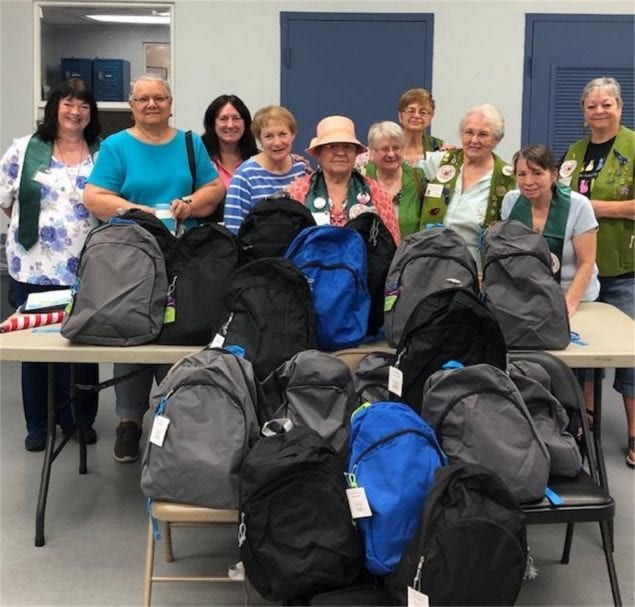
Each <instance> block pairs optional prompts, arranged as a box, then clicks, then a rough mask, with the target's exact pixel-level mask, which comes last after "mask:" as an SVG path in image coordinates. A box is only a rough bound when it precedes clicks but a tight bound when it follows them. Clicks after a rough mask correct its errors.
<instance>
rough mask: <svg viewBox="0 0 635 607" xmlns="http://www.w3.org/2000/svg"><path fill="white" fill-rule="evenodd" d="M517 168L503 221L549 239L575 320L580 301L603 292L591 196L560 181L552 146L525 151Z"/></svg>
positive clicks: (505, 201)
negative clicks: (599, 274) (574, 190)
mask: <svg viewBox="0 0 635 607" xmlns="http://www.w3.org/2000/svg"><path fill="white" fill-rule="evenodd" d="M512 164H513V166H514V174H515V175H516V182H517V184H518V189H517V190H512V191H511V192H508V193H507V194H505V198H503V206H502V209H501V217H502V218H503V219H516V220H518V221H521V222H522V223H524V224H525V225H527V226H529V227H530V228H532V229H533V230H535V231H536V232H540V233H541V234H542V235H543V236H544V237H545V240H546V241H547V244H548V245H549V249H550V250H551V256H552V259H553V267H554V268H555V269H556V272H555V276H556V278H557V279H558V280H559V282H560V286H561V287H562V291H563V292H564V294H565V299H566V302H567V310H568V312H569V316H572V315H573V314H575V311H576V310H577V308H578V304H579V303H580V302H581V301H595V300H596V299H597V296H598V293H599V291H600V284H599V282H598V278H597V275H598V270H597V266H596V265H595V252H596V245H597V227H598V222H597V220H596V219H595V215H594V214H593V208H592V207H591V203H590V202H589V199H588V198H587V197H586V196H583V195H582V194H578V193H577V192H572V191H571V190H570V189H569V188H568V187H566V186H564V185H562V184H560V183H557V180H558V165H557V164H556V161H555V160H554V158H553V154H552V153H551V150H550V149H549V148H548V147H546V146H544V145H530V146H526V147H523V148H521V149H520V150H519V151H518V152H516V154H515V155H514V158H513V162H512Z"/></svg>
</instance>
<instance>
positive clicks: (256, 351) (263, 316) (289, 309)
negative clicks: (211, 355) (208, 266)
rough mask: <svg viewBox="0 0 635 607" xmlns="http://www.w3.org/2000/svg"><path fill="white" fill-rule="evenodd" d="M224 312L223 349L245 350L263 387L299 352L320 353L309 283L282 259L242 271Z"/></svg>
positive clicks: (267, 260) (236, 276) (259, 261)
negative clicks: (316, 344)
mask: <svg viewBox="0 0 635 607" xmlns="http://www.w3.org/2000/svg"><path fill="white" fill-rule="evenodd" d="M224 308H225V318H226V319H227V320H226V321H225V322H224V324H223V326H222V327H221V329H220V335H221V336H222V337H224V344H225V345H236V346H240V347H241V348H243V350H245V358H246V359H247V360H249V361H250V362H251V363H252V364H253V366H254V371H255V373H256V377H257V378H258V379H259V380H261V381H262V380H263V379H265V378H266V377H267V375H269V374H270V373H271V372H272V371H273V370H274V369H276V368H277V367H278V366H280V365H281V364H282V363H283V362H285V361H287V360H289V359H290V358H291V357H292V356H293V355H294V354H295V353H296V352H300V351H301V350H308V349H311V348H315V315H314V312H313V300H312V297H311V289H310V287H309V283H308V282H307V280H306V278H305V277H304V275H303V274H302V272H300V270H298V269H297V268H296V267H295V266H294V265H293V264H292V263H291V262H290V261H287V260H286V259H284V258H282V257H266V258H263V259H256V260H254V261H250V262H249V263H247V264H245V265H244V266H242V267H241V268H240V269H239V270H237V271H236V272H235V273H234V275H233V276H232V277H231V279H230V284H229V285H228V288H227V291H226V297H225V306H224ZM215 339H216V338H215ZM212 343H214V345H222V344H220V343H216V342H212Z"/></svg>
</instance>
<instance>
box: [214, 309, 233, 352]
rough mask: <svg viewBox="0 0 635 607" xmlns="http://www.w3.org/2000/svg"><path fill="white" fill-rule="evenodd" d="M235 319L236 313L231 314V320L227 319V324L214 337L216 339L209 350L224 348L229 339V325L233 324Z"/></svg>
mask: <svg viewBox="0 0 635 607" xmlns="http://www.w3.org/2000/svg"><path fill="white" fill-rule="evenodd" d="M233 318H234V313H233V312H231V313H230V315H229V318H228V319H227V321H226V322H225V324H224V325H223V326H222V327H221V328H220V330H219V331H218V333H216V335H214V339H212V341H211V342H210V344H209V346H207V349H208V350H209V349H210V348H222V347H223V345H224V344H225V338H226V337H227V333H228V332H229V325H230V324H231V322H232V320H233Z"/></svg>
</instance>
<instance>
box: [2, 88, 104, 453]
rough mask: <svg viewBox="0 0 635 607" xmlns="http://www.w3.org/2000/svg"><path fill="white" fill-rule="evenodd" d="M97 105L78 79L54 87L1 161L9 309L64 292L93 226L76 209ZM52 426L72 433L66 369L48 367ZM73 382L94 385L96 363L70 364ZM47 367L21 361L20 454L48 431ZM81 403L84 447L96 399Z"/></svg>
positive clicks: (39, 444) (94, 146)
mask: <svg viewBox="0 0 635 607" xmlns="http://www.w3.org/2000/svg"><path fill="white" fill-rule="evenodd" d="M98 135H99V122H98V115H97V104H96V103H95V98H94V97H93V94H92V93H91V92H90V90H88V89H87V88H86V86H85V85H84V83H83V82H82V81H81V80H77V79H72V80H67V81H66V82H63V83H62V84H61V85H60V86H58V87H57V88H56V89H54V90H53V91H52V92H51V94H50V96H49V99H48V101H47V103H46V107H45V109H44V120H43V121H42V123H41V124H40V125H39V126H38V128H37V130H36V132H35V133H34V134H33V135H27V136H26V137H21V138H20V139H16V140H15V141H14V142H13V144H12V145H11V146H10V147H9V149H8V150H7V152H6V153H5V154H4V156H3V158H2V160H1V161H0V206H2V209H3V211H4V212H5V213H6V214H7V215H8V216H9V230H8V232H7V247H6V252H7V264H8V268H9V275H10V287H9V289H10V294H11V298H12V300H13V301H12V302H11V303H12V304H13V305H14V306H19V305H22V304H23V303H24V302H25V301H26V299H27V297H28V295H29V294H30V293H37V292H41V291H50V290H57V289H63V288H68V287H70V286H71V285H72V284H73V282H74V280H75V272H76V270H77V265H78V262H79V254H80V252H81V250H82V247H83V246H84V241H85V240H86V236H87V235H88V233H89V232H90V231H91V230H92V229H93V228H94V227H95V226H96V225H97V218H96V217H94V216H92V215H90V214H89V213H88V211H87V210H86V207H85V206H84V204H83V198H84V186H85V184H86V178H87V177H88V175H90V172H91V171H92V169H93V157H94V155H95V154H96V152H97V150H98V148H99V139H98ZM55 379H56V386H57V390H58V393H57V398H58V401H59V402H60V404H61V407H60V410H59V413H58V419H57V423H58V424H59V425H60V426H61V428H62V432H64V434H69V433H70V432H72V431H73V428H74V421H73V416H72V412H71V409H70V406H69V404H68V402H69V398H70V366H69V365H62V364H57V365H55ZM75 379H76V381H77V382H78V383H82V384H87V385H94V384H96V383H98V381H99V377H98V367H97V365H92V364H91V365H88V364H82V365H77V366H76V370H75ZM46 386H47V370H46V364H43V363H23V364H22V401H23V405H24V416H25V419H26V430H27V436H26V439H25V441H24V446H25V448H26V450H27V451H42V450H43V449H44V448H45V446H46V434H47V390H46ZM84 401H85V402H84V403H83V404H82V406H81V415H82V420H81V421H82V427H83V435H84V440H85V442H86V443H88V444H91V443H94V442H96V441H97V435H96V433H95V430H94V429H93V427H92V426H93V422H94V420H95V416H96V414H97V394H96V393H90V394H89V395H88V396H86V397H85V399H84Z"/></svg>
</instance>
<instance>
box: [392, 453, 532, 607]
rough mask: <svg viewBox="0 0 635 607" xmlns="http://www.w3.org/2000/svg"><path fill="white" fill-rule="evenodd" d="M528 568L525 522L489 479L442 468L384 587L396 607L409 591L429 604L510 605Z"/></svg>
mask: <svg viewBox="0 0 635 607" xmlns="http://www.w3.org/2000/svg"><path fill="white" fill-rule="evenodd" d="M526 561H527V532H526V526H525V516H524V514H523V512H522V510H521V509H520V508H519V506H518V505H517V504H516V502H515V501H514V499H513V497H512V496H511V495H510V493H509V491H508V490H507V488H506V487H505V486H504V485H503V484H502V483H501V481H500V480H499V479H498V477H497V476H496V475H495V474H493V473H492V472H491V471H489V470H487V469H486V468H483V467H482V466H478V465H476V464H457V465H452V466H447V467H444V468H440V469H439V470H438V471H437V474H436V478H435V480H434V483H433V485H432V488H431V489H430V493H429V494H428V499H427V501H426V505H425V507H424V509H423V512H422V515H421V518H420V522H419V528H418V530H417V532H416V534H415V537H414V539H413V540H412V542H411V543H410V545H409V546H408V548H407V549H406V551H405V553H404V556H403V558H402V560H401V562H400V564H399V565H398V567H397V569H396V570H395V571H394V572H393V573H391V574H390V575H389V576H388V578H387V579H386V587H387V588H388V592H389V594H390V596H391V598H392V600H393V604H394V605H406V604H407V589H408V587H409V586H410V587H412V588H414V589H415V590H417V591H419V592H422V593H424V594H426V595H427V596H428V597H429V600H430V604H431V605H434V606H435V607H437V606H441V605H505V606H507V605H513V604H514V601H515V600H516V597H517V596H518V593H519V592H520V587H521V584H522V580H523V575H524V572H525V564H526Z"/></svg>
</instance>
